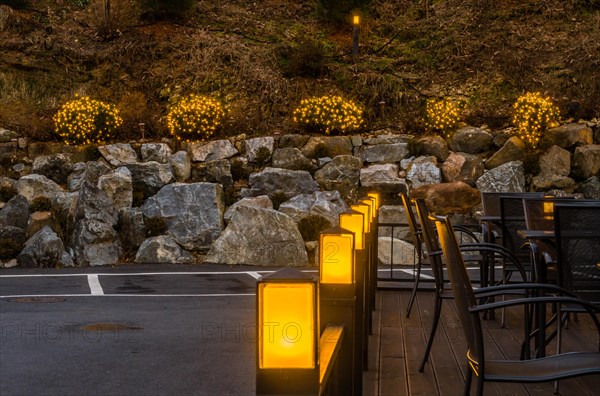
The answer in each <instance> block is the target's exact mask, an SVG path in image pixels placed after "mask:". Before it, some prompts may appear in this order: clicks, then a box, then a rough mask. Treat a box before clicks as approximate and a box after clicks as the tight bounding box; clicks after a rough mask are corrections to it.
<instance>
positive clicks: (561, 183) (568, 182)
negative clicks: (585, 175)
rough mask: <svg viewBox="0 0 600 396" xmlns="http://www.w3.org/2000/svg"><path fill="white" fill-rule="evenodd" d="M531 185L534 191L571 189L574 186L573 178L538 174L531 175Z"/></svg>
mask: <svg viewBox="0 0 600 396" xmlns="http://www.w3.org/2000/svg"><path fill="white" fill-rule="evenodd" d="M531 185H532V187H533V190H535V191H548V190H552V189H560V190H566V191H571V190H572V189H573V187H575V180H573V179H571V178H570V177H568V176H560V175H545V174H539V175H538V176H534V177H533V179H532V181H531Z"/></svg>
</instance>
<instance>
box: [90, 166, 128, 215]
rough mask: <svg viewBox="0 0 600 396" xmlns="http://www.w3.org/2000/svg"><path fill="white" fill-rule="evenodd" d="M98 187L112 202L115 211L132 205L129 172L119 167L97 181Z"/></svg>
mask: <svg viewBox="0 0 600 396" xmlns="http://www.w3.org/2000/svg"><path fill="white" fill-rule="evenodd" d="M98 187H100V189H101V190H102V191H104V192H105V193H106V195H108V197H109V198H110V199H111V200H112V201H113V205H114V207H115V208H116V209H117V210H120V209H123V208H129V207H131V204H132V203H133V183H132V179H131V172H130V171H129V169H127V168H126V167H124V166H121V167H119V168H117V169H115V170H113V171H110V172H108V173H107V174H105V175H102V176H100V178H99V179H98Z"/></svg>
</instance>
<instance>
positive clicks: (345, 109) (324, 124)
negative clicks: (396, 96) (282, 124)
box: [292, 95, 364, 134]
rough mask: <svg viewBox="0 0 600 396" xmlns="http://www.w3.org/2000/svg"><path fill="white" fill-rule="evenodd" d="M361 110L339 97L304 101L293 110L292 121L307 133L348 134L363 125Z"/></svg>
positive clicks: (314, 98)
mask: <svg viewBox="0 0 600 396" xmlns="http://www.w3.org/2000/svg"><path fill="white" fill-rule="evenodd" d="M362 113H363V111H362V109H361V108H360V107H359V106H358V105H357V104H356V103H354V102H353V101H351V100H347V99H344V98H342V97H341V96H329V95H326V96H320V97H312V98H308V99H304V100H302V101H301V102H300V105H299V106H298V107H296V109H294V112H293V113H292V120H293V121H294V123H296V124H298V125H300V126H302V127H304V128H305V129H306V130H308V131H309V132H321V133H322V132H324V133H326V134H331V133H334V132H335V133H342V134H344V133H348V132H350V131H354V130H357V129H359V128H360V127H361V126H363V124H364V119H363V115H362Z"/></svg>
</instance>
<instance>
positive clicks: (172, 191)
mask: <svg viewBox="0 0 600 396" xmlns="http://www.w3.org/2000/svg"><path fill="white" fill-rule="evenodd" d="M223 211H224V204H223V188H222V187H221V186H220V185H219V184H214V183H191V184H184V183H174V184H169V185H168V186H165V187H163V188H162V189H161V190H160V191H159V192H158V193H157V194H156V195H155V196H153V197H151V198H148V199H147V200H146V202H145V203H144V205H143V206H142V212H143V214H144V217H145V218H153V219H155V218H162V219H163V221H164V222H165V225H166V228H167V234H168V235H170V236H172V237H173V238H174V239H175V240H176V241H177V243H178V244H179V245H181V246H183V247H184V248H185V249H186V250H202V249H207V248H208V247H210V245H211V244H212V243H213V242H214V241H215V240H216V239H217V238H218V236H219V234H220V233H221V230H222V229H223Z"/></svg>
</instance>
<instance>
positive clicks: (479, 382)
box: [476, 376, 484, 396]
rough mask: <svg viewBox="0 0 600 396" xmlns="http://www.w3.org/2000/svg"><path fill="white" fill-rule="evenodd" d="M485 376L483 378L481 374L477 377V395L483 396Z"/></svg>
mask: <svg viewBox="0 0 600 396" xmlns="http://www.w3.org/2000/svg"><path fill="white" fill-rule="evenodd" d="M483 384H484V381H483V378H481V376H478V377H477V393H476V395H477V396H483Z"/></svg>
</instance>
